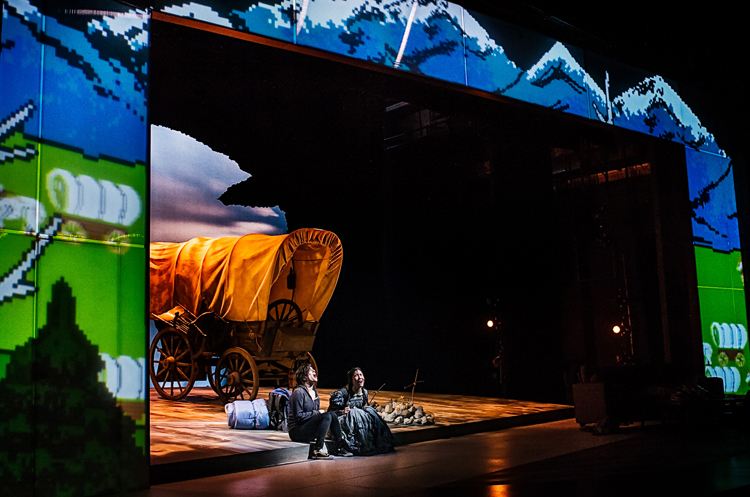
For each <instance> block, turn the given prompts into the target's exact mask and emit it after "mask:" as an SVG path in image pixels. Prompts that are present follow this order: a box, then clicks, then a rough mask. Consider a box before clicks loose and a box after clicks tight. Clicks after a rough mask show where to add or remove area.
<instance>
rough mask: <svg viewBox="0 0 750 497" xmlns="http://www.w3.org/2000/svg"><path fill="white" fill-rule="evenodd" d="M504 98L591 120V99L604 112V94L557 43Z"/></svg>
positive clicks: (561, 45) (568, 52)
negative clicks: (519, 100) (516, 99)
mask: <svg viewBox="0 0 750 497" xmlns="http://www.w3.org/2000/svg"><path fill="white" fill-rule="evenodd" d="M500 93H502V94H503V95H506V96H509V97H513V98H518V99H521V100H525V101H527V102H531V103H535V104H539V105H544V106H545V107H549V108H551V109H556V110H562V111H564V112H568V113H571V114H575V115H578V116H583V117H589V114H590V112H589V98H591V99H592V105H594V106H595V107H596V108H598V109H602V108H604V109H605V110H604V114H605V115H606V98H605V95H604V92H603V91H602V90H601V88H599V86H598V85H597V84H596V83H595V82H594V80H593V79H591V77H590V76H589V75H588V73H586V71H585V70H584V69H583V67H581V65H580V64H579V63H578V61H577V60H576V59H575V58H574V57H573V56H572V55H571V53H570V51H569V50H568V48H567V47H566V46H565V45H563V44H562V43H560V42H557V43H555V44H554V45H553V46H552V48H550V49H549V51H548V52H547V53H545V54H544V55H543V56H542V58H541V59H539V61H538V62H537V63H536V64H534V66H532V67H531V68H530V69H529V70H528V71H526V73H525V74H524V75H523V77H522V78H520V79H519V80H518V82H517V83H516V84H515V85H513V86H512V87H510V88H508V89H506V90H505V91H503V92H500Z"/></svg>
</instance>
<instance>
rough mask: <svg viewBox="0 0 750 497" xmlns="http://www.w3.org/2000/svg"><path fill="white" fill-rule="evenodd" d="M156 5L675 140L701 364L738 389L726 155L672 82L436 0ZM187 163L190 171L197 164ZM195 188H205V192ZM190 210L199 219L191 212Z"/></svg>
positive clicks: (742, 359)
mask: <svg viewBox="0 0 750 497" xmlns="http://www.w3.org/2000/svg"><path fill="white" fill-rule="evenodd" d="M156 8H157V10H159V11H161V12H163V13H167V14H172V15H175V16H180V17H185V18H190V19H194V20H199V21H203V22H206V23H211V24H214V25H218V26H222V27H225V28H229V29H234V30H237V31H243V32H247V33H254V34H258V35H262V36H266V37H270V38H275V39H278V40H282V41H285V42H288V43H293V44H298V45H302V46H307V47H311V48H316V49H320V50H324V51H328V52H332V53H336V54H339V55H344V56H347V57H352V58H356V59H361V60H364V61H368V62H370V63H373V64H379V65H383V66H388V67H392V68H396V69H399V70H403V71H408V72H411V73H415V74H420V75H424V76H428V77H432V78H436V79H439V80H443V81H449V82H452V83H457V84H461V85H466V86H468V87H471V88H477V89H480V90H484V91H488V92H492V93H496V94H500V95H504V96H507V97H512V98H515V99H519V100H523V101H526V102H530V103H534V104H538V105H542V106H544V107H547V108H550V109H555V110H559V111H561V112H566V113H571V114H575V115H579V116H583V117H586V118H589V119H593V120H596V121H601V122H606V123H610V124H612V125H614V126H620V127H623V128H627V129H631V130H635V131H639V132H641V133H646V134H649V135H652V136H657V137H660V138H663V139H666V140H671V141H674V142H677V143H680V144H682V145H684V146H685V150H686V158H687V167H688V180H689V186H690V200H691V203H692V207H693V220H692V222H693V236H694V247H695V257H696V262H697V266H698V286H699V296H700V307H701V320H702V333H703V341H704V352H705V371H706V374H707V375H708V376H718V377H721V378H722V379H723V380H724V386H725V389H726V391H727V392H736V393H743V392H745V391H747V389H748V380H750V369H749V368H750V366H748V365H747V364H746V357H747V354H748V350H749V349H748V339H747V318H746V312H745V304H744V301H745V296H744V282H743V276H742V259H741V255H740V241H739V228H738V223H737V208H736V203H735V195H734V178H733V172H732V161H731V159H730V158H729V157H727V155H726V153H725V152H724V151H723V150H721V149H720V148H719V146H718V145H717V142H716V140H715V139H714V136H713V135H712V134H711V133H710V132H709V130H707V129H706V128H705V127H704V126H703V125H702V124H701V122H700V120H699V118H698V117H697V116H696V115H695V114H694V113H693V111H692V110H691V109H690V108H689V107H688V106H687V105H686V104H685V102H684V101H683V100H682V99H681V97H680V95H679V86H678V85H677V83H675V82H672V81H667V80H665V79H664V78H662V77H660V76H658V75H656V74H648V73H645V72H643V71H641V70H638V69H635V68H630V67H624V66H623V65H621V64H618V63H616V62H615V61H612V60H608V59H605V58H602V57H598V56H597V55H596V54H592V53H586V54H585V55H586V56H585V57H584V51H583V50H581V49H579V48H577V47H574V46H570V45H567V44H564V43H560V42H557V41H555V40H552V39H548V38H544V37H542V36H539V35H536V34H534V33H530V32H526V31H523V30H520V29H519V28H516V27H514V26H511V25H508V24H505V23H503V22H501V21H498V20H496V19H492V18H489V17H486V16H483V15H480V14H478V13H476V12H472V11H469V10H466V9H464V8H462V7H460V6H459V5H456V4H452V3H450V2H446V1H441V0H390V1H387V0H383V1H380V0H335V1H334V0H295V1H292V0H284V1H273V0H268V1H265V2H258V1H251V0H238V1H235V2H219V1H216V2H211V1H209V0H203V1H201V2H169V1H167V2H159V3H158V4H157V6H156ZM163 132H164V133H168V131H167V130H164V131H163ZM156 146H157V145H156V144H154V147H156ZM154 157H156V155H154ZM154 162H155V163H156V162H157V161H156V159H155V160H154ZM166 167H168V166H166V165H165V169H164V170H160V168H159V167H156V166H155V167H154V176H155V182H154V188H155V189H156V188H160V186H159V185H160V184H162V178H159V177H157V175H161V174H162V173H163V174H166V175H169V171H167V170H166ZM197 167H198V165H197V164H196V165H195V168H197ZM226 167H227V166H226V165H225V166H224V169H222V170H223V171H227V172H228V173H229V175H228V176H227V181H236V180H235V179H233V178H235V176H236V175H237V174H241V173H240V172H239V171H238V170H236V169H235V170H233V171H229V170H228V169H226ZM190 174H192V175H194V176H195V177H196V178H197V177H198V176H199V175H198V173H197V172H194V173H188V175H190ZM190 188H192V187H190ZM186 191H192V190H186ZM172 196H174V195H172ZM200 196H201V198H204V197H205V194H203V193H201V194H200ZM154 198H156V196H155V197H154ZM216 198H217V196H216V195H215V193H212V194H211V198H206V199H205V201H206V202H215V199H216ZM281 208H283V206H281ZM154 210H155V213H156V212H159V211H160V208H159V207H158V206H156V205H155V206H154ZM155 215H156V219H157V221H156V226H155V230H154V231H153V234H154V235H155V236H157V237H162V238H164V239H165V240H167V239H173V238H175V234H174V233H170V232H169V228H167V227H164V228H159V226H161V225H163V223H160V221H159V218H160V216H161V217H163V218H164V219H166V218H167V217H168V215H169V213H168V211H164V213H163V214H155ZM263 218H264V219H263ZM192 222H194V223H200V222H202V221H201V220H200V219H197V218H196V219H194V220H193V221H192ZM203 222H205V221H203ZM225 222H230V224H231V226H229V228H230V230H231V229H233V228H235V227H240V226H243V227H244V226H247V227H251V228H252V227H253V226H254V224H253V223H261V225H262V226H260V227H259V230H260V231H263V232H267V233H273V232H277V230H283V229H284V227H285V221H284V218H283V212H282V211H281V210H279V208H278V207H277V208H275V209H274V210H266V211H263V212H255V213H252V214H249V213H248V212H240V211H239V210H234V211H233V212H232V213H231V215H230V216H228V217H227V218H226V219H225ZM256 226H257V225H256ZM240 231H241V230H240ZM185 232H186V233H190V232H192V230H190V229H186V230H185ZM176 237H177V238H180V239H182V240H184V239H185V238H184V237H182V236H176Z"/></svg>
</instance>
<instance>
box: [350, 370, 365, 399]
mask: <svg viewBox="0 0 750 497" xmlns="http://www.w3.org/2000/svg"><path fill="white" fill-rule="evenodd" d="M357 371H362V368H359V367H356V366H355V367H353V368H352V369H350V370H349V371H348V372H347V373H346V391H347V392H349V396H351V395H353V394H354V391H353V388H352V387H353V385H352V382H353V381H354V373H355V372H357ZM363 374H364V372H363Z"/></svg>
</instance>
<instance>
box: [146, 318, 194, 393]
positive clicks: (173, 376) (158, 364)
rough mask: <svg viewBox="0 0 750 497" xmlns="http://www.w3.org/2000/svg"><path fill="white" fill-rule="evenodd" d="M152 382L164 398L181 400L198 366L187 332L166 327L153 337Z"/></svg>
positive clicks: (150, 374) (190, 384) (191, 383)
mask: <svg viewBox="0 0 750 497" xmlns="http://www.w3.org/2000/svg"><path fill="white" fill-rule="evenodd" d="M149 356H150V359H151V360H150V363H149V368H148V373H149V376H150V377H151V383H152V384H153V385H154V389H155V390H156V391H157V393H158V394H159V395H160V396H161V397H163V398H165V399H167V400H180V399H182V398H183V397H185V396H186V395H187V394H188V393H190V390H191V389H192V388H193V384H194V383H195V377H196V375H197V372H198V367H197V365H196V363H195V357H194V356H193V349H192V347H191V346H190V342H189V341H188V338H187V335H185V333H183V332H181V331H179V330H176V329H175V328H172V327H168V328H164V329H163V330H161V331H160V332H159V333H157V334H156V336H155V337H154V341H153V342H152V343H151V348H150V351H149Z"/></svg>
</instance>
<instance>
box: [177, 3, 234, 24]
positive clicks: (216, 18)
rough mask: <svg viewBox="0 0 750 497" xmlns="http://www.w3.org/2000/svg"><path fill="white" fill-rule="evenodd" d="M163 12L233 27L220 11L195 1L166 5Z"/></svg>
mask: <svg viewBox="0 0 750 497" xmlns="http://www.w3.org/2000/svg"><path fill="white" fill-rule="evenodd" d="M162 12H165V13H167V14H173V15H176V16H180V17H189V18H192V19H197V20H199V21H205V22H210V23H211V24H217V25H219V26H224V27H225V28H231V27H232V24H231V23H230V22H229V21H228V20H227V19H224V18H223V17H221V16H220V15H219V13H218V12H216V11H215V10H213V9H211V7H207V6H205V5H201V4H199V3H195V2H190V3H185V4H183V5H179V6H177V5H172V6H169V7H164V8H163V9H162Z"/></svg>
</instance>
